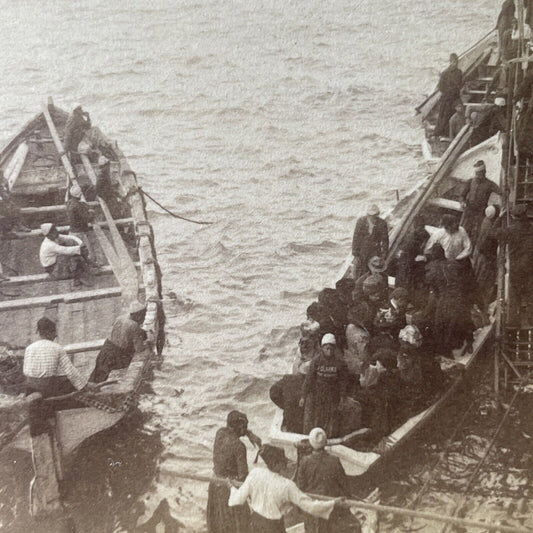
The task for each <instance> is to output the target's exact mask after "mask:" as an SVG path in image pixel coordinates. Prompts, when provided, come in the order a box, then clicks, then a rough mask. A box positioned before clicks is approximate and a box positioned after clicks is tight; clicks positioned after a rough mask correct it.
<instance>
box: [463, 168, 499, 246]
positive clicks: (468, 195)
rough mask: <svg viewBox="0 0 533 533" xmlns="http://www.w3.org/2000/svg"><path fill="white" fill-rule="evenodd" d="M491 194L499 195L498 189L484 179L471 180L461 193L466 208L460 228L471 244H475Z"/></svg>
mask: <svg viewBox="0 0 533 533" xmlns="http://www.w3.org/2000/svg"><path fill="white" fill-rule="evenodd" d="M492 193H496V194H500V188H499V187H498V185H496V183H494V182H493V181H491V180H489V179H488V178H486V177H482V178H480V177H475V178H472V179H471V180H469V181H468V182H467V184H466V187H465V190H464V191H463V195H462V197H463V201H464V202H465V204H466V206H465V208H464V212H463V220H462V223H461V226H463V228H464V229H465V230H466V232H467V233H468V236H469V237H470V240H471V241H472V242H476V239H477V234H478V231H479V225H480V224H481V221H482V220H483V217H484V216H485V209H486V207H487V204H488V201H489V198H490V195H491V194H492Z"/></svg>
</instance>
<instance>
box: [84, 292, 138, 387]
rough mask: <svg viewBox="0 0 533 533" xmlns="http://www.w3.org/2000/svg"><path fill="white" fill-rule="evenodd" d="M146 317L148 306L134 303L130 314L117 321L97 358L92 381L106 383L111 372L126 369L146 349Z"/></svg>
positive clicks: (130, 307) (130, 308) (120, 317)
mask: <svg viewBox="0 0 533 533" xmlns="http://www.w3.org/2000/svg"><path fill="white" fill-rule="evenodd" d="M145 316H146V306H145V305H143V304H141V303H139V302H132V303H131V304H130V306H129V312H128V314H127V315H122V316H119V317H118V318H117V319H116V320H115V323H114V324H113V329H112V330H111V334H110V335H109V337H108V338H107V339H106V340H105V342H104V345H103V346H102V349H101V350H100V353H99V354H98V357H97V358H96V366H95V368H94V370H93V373H92V374H91V377H90V378H89V379H90V381H94V382H95V383H99V382H101V381H105V380H106V379H107V378H108V376H109V373H110V372H111V370H116V369H118V368H126V367H127V366H128V365H129V364H130V362H131V360H132V359H133V356H134V355H135V354H136V353H138V352H142V351H144V350H145V349H146V332H145V331H144V330H143V329H142V327H141V325H142V323H143V322H144V317H145Z"/></svg>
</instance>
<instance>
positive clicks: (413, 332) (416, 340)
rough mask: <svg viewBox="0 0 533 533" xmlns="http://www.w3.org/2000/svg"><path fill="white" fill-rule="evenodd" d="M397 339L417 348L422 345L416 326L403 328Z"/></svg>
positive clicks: (420, 335)
mask: <svg viewBox="0 0 533 533" xmlns="http://www.w3.org/2000/svg"><path fill="white" fill-rule="evenodd" d="M398 338H399V339H400V340H401V341H404V342H407V343H408V344H410V345H411V346H416V347H417V348H419V347H420V346H421V345H422V334H421V333H420V330H419V329H418V328H417V327H416V326H411V325H409V326H405V328H403V329H402V330H401V331H400V333H399V334H398Z"/></svg>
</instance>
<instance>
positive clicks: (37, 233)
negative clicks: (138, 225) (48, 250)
mask: <svg viewBox="0 0 533 533" xmlns="http://www.w3.org/2000/svg"><path fill="white" fill-rule="evenodd" d="M133 222H135V221H134V220H133V218H118V219H116V220H115V224H116V225H117V226H126V225H128V224H131V223H133ZM107 225H108V223H107V220H98V221H96V222H91V223H90V224H89V227H91V228H92V227H94V226H99V227H101V228H102V227H106V226H107ZM56 228H57V231H59V233H68V232H69V231H70V226H56ZM14 233H15V235H16V236H17V237H18V238H20V239H23V238H25V237H42V233H41V230H40V229H32V230H31V231H15V232H14Z"/></svg>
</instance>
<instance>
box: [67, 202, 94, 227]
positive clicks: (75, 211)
mask: <svg viewBox="0 0 533 533" xmlns="http://www.w3.org/2000/svg"><path fill="white" fill-rule="evenodd" d="M67 216H68V222H69V224H70V231H71V232H72V233H85V232H87V231H89V222H91V220H92V219H93V215H92V213H91V211H90V207H89V206H88V205H87V204H86V203H85V202H82V201H80V200H79V199H78V198H71V199H70V200H69V201H68V202H67Z"/></svg>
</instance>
